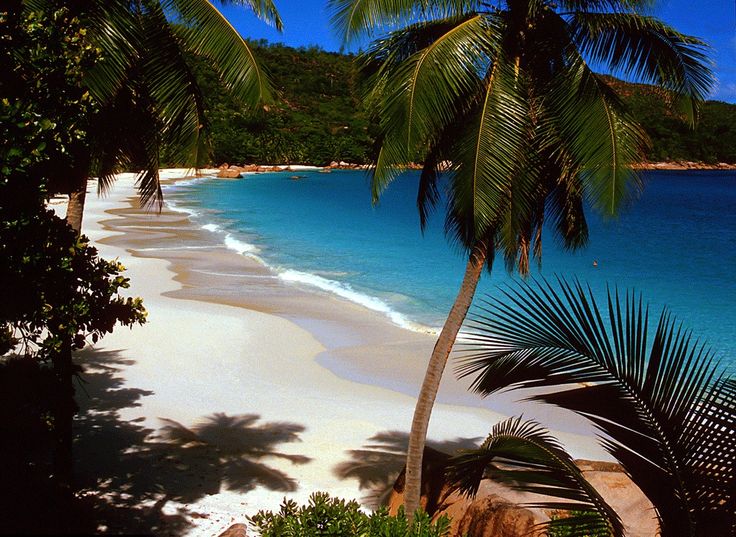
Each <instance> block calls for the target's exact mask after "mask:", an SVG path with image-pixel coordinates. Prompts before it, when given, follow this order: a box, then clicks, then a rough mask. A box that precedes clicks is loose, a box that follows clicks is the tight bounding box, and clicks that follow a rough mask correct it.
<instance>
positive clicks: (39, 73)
mask: <svg viewBox="0 0 736 537" xmlns="http://www.w3.org/2000/svg"><path fill="white" fill-rule="evenodd" d="M0 42H2V44H3V46H2V47H0V69H2V72H3V83H2V85H1V86H0V141H2V143H0V162H1V163H2V167H1V168H0V185H3V186H6V185H8V181H10V178H11V176H15V175H17V174H25V175H26V176H27V178H28V179H29V180H30V179H31V178H33V180H34V181H36V183H37V184H38V185H40V187H41V190H40V192H46V191H49V190H53V189H54V188H56V186H55V184H56V183H57V182H58V181H59V180H60V178H61V177H62V176H64V175H65V174H68V172H69V170H72V169H74V168H77V167H80V166H81V167H84V166H85V165H86V164H87V159H86V158H85V154H86V153H88V151H89V144H88V140H87V135H88V132H89V119H90V117H91V115H92V114H94V113H95V111H96V106H95V103H94V102H93V100H92V98H91V96H90V94H89V92H88V91H87V89H86V88H85V87H84V84H83V78H84V73H85V72H86V71H87V70H88V69H90V68H91V66H93V65H94V63H95V62H96V61H97V59H98V58H99V51H98V50H97V49H96V48H95V47H94V46H93V45H92V44H91V42H90V40H89V39H88V36H87V31H86V29H85V27H84V26H83V24H82V22H81V21H80V19H79V18H78V17H76V16H75V15H74V13H72V12H71V10H70V9H68V8H67V7H65V6H63V4H62V3H60V2H58V3H55V4H53V5H52V6H50V7H49V9H47V10H44V11H38V10H26V9H23V7H22V6H21V5H20V3H15V4H14V3H11V4H9V5H8V6H7V8H5V9H4V10H3V11H0ZM52 162H53V164H52Z"/></svg>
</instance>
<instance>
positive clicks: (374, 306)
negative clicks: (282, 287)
mask: <svg viewBox="0 0 736 537" xmlns="http://www.w3.org/2000/svg"><path fill="white" fill-rule="evenodd" d="M278 276H279V278H281V279H282V280H284V281H286V282H292V283H301V284H304V285H309V286H312V287H317V288H318V289H321V290H323V291H327V292H328V293H332V294H334V295H337V296H339V297H341V298H345V299H347V300H350V301H351V302H354V303H356V304H360V305H361V306H363V307H365V308H368V309H369V310H373V311H377V312H379V313H383V314H384V315H386V316H387V317H388V318H389V319H390V320H391V321H392V322H393V323H394V324H396V325H398V326H400V327H402V328H406V329H408V330H412V331H415V332H425V333H436V331H435V330H434V329H432V328H429V327H426V326H422V325H420V324H417V323H414V322H412V321H410V320H409V319H408V318H407V317H406V316H405V315H403V314H401V313H399V312H397V311H395V310H393V309H392V308H391V307H390V306H389V305H388V304H386V302H384V301H383V300H381V299H380V298H377V297H374V296H370V295H367V294H364V293H361V292H359V291H356V290H355V289H353V288H352V286H350V284H347V283H343V282H338V281H335V280H328V279H327V278H323V277H322V276H317V275H316V274H311V273H309V272H301V271H299V270H293V269H287V270H284V271H283V272H280V273H279V275H278Z"/></svg>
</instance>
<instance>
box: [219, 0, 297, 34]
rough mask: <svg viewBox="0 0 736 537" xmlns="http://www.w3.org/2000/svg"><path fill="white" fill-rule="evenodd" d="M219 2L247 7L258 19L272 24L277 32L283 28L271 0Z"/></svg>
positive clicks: (229, 0) (230, 0)
mask: <svg viewBox="0 0 736 537" xmlns="http://www.w3.org/2000/svg"><path fill="white" fill-rule="evenodd" d="M219 3H220V4H222V5H223V6H242V7H246V8H249V9H251V10H252V11H253V13H255V15H256V16H257V17H258V18H259V19H261V20H262V21H263V22H265V23H267V24H270V25H272V26H273V27H274V28H276V29H277V30H278V31H279V32H280V31H282V30H283V29H284V23H283V21H282V20H281V15H279V12H278V10H277V9H276V5H275V4H274V3H273V0H219Z"/></svg>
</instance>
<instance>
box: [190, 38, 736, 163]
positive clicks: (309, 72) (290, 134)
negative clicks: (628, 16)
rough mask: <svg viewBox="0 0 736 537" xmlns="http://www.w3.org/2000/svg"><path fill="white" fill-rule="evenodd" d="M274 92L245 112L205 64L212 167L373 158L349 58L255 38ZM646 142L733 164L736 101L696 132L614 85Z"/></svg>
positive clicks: (652, 98) (633, 87)
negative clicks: (266, 102)
mask: <svg viewBox="0 0 736 537" xmlns="http://www.w3.org/2000/svg"><path fill="white" fill-rule="evenodd" d="M252 46H253V49H254V51H255V52H256V54H257V56H258V58H259V60H261V63H262V65H263V66H264V69H265V70H266V71H267V72H268V73H269V74H270V75H271V77H272V81H273V84H274V86H275V87H276V88H277V90H278V93H279V95H278V97H279V98H278V99H277V101H276V104H274V105H272V106H269V107H268V108H267V109H260V110H259V111H257V112H255V113H253V112H250V113H249V112H248V111H247V110H246V108H245V107H244V106H241V105H240V104H239V103H238V102H237V101H236V100H234V99H232V98H231V97H229V96H228V94H227V92H226V91H225V90H224V89H222V88H221V87H220V85H219V83H218V82H217V77H216V76H215V75H214V73H212V72H210V71H209V70H207V69H206V67H204V66H200V68H199V69H198V73H199V79H200V84H202V86H203V88H204V93H205V97H206V99H207V103H208V107H209V109H210V120H211V123H210V129H211V134H212V140H213V161H214V163H215V164H218V165H219V164H222V163H231V164H244V163H259V164H277V163H278V164H281V163H300V164H301V163H304V164H314V165H323V164H327V163H329V162H331V161H340V160H345V161H348V162H355V163H358V164H361V163H366V162H368V161H369V160H370V158H369V157H370V156H371V155H372V151H373V147H374V139H375V130H374V127H371V126H370V123H369V121H368V114H367V113H366V111H365V109H364V106H363V105H361V104H360V100H359V95H358V91H357V89H356V73H355V65H354V57H353V56H352V55H346V54H338V53H333V52H325V51H323V50H320V49H318V48H314V47H313V48H300V49H296V48H291V47H287V46H284V45H280V44H271V45H269V44H267V43H266V42H265V41H259V42H256V43H252ZM615 85H616V87H617V89H619V91H620V93H621V94H622V96H623V98H624V101H625V102H626V103H627V104H628V105H629V106H630V107H631V110H632V112H633V115H634V116H635V117H636V118H638V120H639V121H640V122H641V125H642V127H643V128H644V130H645V131H646V133H647V135H648V136H649V138H650V139H651V147H650V148H649V149H648V150H647V152H646V159H647V160H648V161H650V162H656V161H674V160H684V161H695V162H706V163H711V164H712V163H717V162H728V163H736V105H733V104H728V103H724V102H719V101H706V103H705V104H704V105H703V108H702V111H701V118H700V121H699V123H698V125H697V126H696V128H695V129H691V128H690V126H689V125H688V124H687V122H683V121H682V119H681V118H679V117H677V115H675V114H674V113H673V112H672V111H670V110H669V109H668V107H667V104H666V100H665V99H663V98H662V96H661V94H660V93H657V92H655V91H654V90H653V89H652V88H651V87H650V86H645V85H637V84H627V83H623V82H621V83H617V84H615Z"/></svg>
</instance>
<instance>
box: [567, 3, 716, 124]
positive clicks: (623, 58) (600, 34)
mask: <svg viewBox="0 0 736 537" xmlns="http://www.w3.org/2000/svg"><path fill="white" fill-rule="evenodd" d="M569 24H570V27H571V34H572V36H573V40H574V41H575V42H576V44H577V46H578V48H579V50H580V51H581V52H582V53H583V54H584V55H586V56H588V57H589V58H591V59H592V60H594V61H596V62H599V63H602V64H604V65H606V66H608V70H609V72H610V73H611V74H612V75H615V76H624V77H626V78H628V79H630V80H631V79H633V80H635V81H637V82H645V83H649V84H654V85H655V86H657V87H659V88H662V89H664V90H665V91H666V92H671V93H673V94H674V95H673V99H674V101H675V102H674V103H673V104H674V105H675V107H676V109H677V110H678V111H679V112H681V113H684V114H685V115H686V117H687V118H688V119H689V121H690V122H691V123H692V124H694V122H695V120H696V119H697V117H698V111H699V107H700V105H701V104H702V103H703V101H704V100H705V98H706V97H707V96H708V95H709V94H710V92H711V90H712V89H713V85H714V83H715V80H714V78H713V74H712V72H711V70H710V68H709V66H710V65H711V61H710V60H709V58H708V52H709V48H708V46H707V45H706V44H705V43H704V42H703V41H701V40H699V39H697V38H694V37H691V36H687V35H684V34H681V33H680V32H678V31H676V30H675V29H673V28H671V27H670V26H668V25H667V24H665V23H663V22H662V21H660V20H658V19H656V18H654V17H649V16H644V15H639V14H635V13H575V14H574V15H573V16H572V17H571V18H570V20H569Z"/></svg>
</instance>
